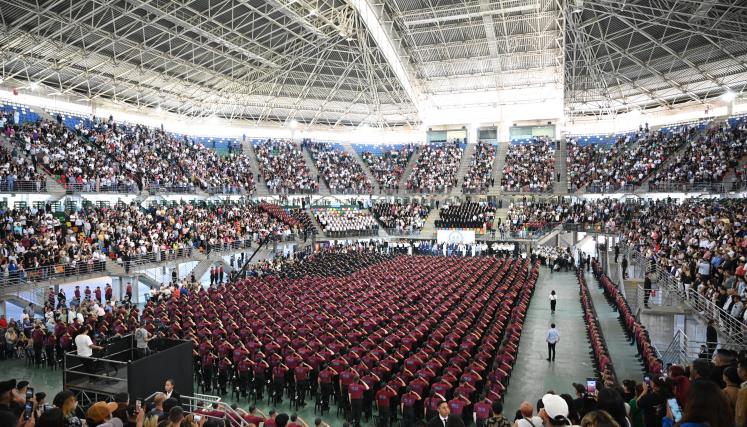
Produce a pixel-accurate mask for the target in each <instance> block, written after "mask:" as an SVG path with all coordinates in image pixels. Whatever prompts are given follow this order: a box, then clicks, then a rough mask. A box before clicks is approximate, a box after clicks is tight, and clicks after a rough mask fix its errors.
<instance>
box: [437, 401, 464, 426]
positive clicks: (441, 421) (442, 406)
mask: <svg viewBox="0 0 747 427" xmlns="http://www.w3.org/2000/svg"><path fill="white" fill-rule="evenodd" d="M450 412H451V411H449V403H448V402H447V401H445V400H442V401H440V402H438V415H436V416H435V417H433V418H431V420H430V421H428V427H464V421H462V418H460V417H457V416H456V415H451V413H450Z"/></svg>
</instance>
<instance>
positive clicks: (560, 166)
mask: <svg viewBox="0 0 747 427" xmlns="http://www.w3.org/2000/svg"><path fill="white" fill-rule="evenodd" d="M559 142H560V148H557V147H556V150H555V173H554V174H553V175H554V176H553V179H554V185H553V192H554V193H556V194H566V193H568V165H567V160H568V146H567V144H566V140H565V137H561V138H560V139H559ZM558 174H560V180H558V178H557V177H558Z"/></svg>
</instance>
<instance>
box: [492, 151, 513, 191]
mask: <svg viewBox="0 0 747 427" xmlns="http://www.w3.org/2000/svg"><path fill="white" fill-rule="evenodd" d="M509 144H511V143H510V142H501V143H498V148H497V149H496V150H495V160H494V161H493V176H494V177H495V185H494V186H492V187H490V189H489V190H488V195H490V196H497V195H500V194H501V180H502V179H503V167H504V166H505V165H506V152H507V151H508V146H509Z"/></svg>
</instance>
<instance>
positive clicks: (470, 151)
mask: <svg viewBox="0 0 747 427" xmlns="http://www.w3.org/2000/svg"><path fill="white" fill-rule="evenodd" d="M476 151H477V144H469V143H468V144H467V147H466V148H465V149H464V153H462V160H461V161H460V162H459V169H457V175H456V180H457V184H456V185H455V186H454V187H452V189H451V194H452V195H455V196H456V195H461V194H462V186H461V184H462V183H463V182H464V177H465V176H466V175H467V172H468V171H469V170H470V163H472V158H473V157H474V155H475V152H476Z"/></svg>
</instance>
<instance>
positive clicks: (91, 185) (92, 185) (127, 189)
mask: <svg viewBox="0 0 747 427" xmlns="http://www.w3.org/2000/svg"><path fill="white" fill-rule="evenodd" d="M60 185H61V186H62V187H63V188H65V191H66V192H67V194H73V193H124V194H127V193H139V192H140V189H139V188H138V187H137V185H136V184H134V183H131V184H109V185H101V184H99V183H98V182H96V181H91V182H88V183H85V184H78V183H71V182H60Z"/></svg>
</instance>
